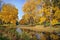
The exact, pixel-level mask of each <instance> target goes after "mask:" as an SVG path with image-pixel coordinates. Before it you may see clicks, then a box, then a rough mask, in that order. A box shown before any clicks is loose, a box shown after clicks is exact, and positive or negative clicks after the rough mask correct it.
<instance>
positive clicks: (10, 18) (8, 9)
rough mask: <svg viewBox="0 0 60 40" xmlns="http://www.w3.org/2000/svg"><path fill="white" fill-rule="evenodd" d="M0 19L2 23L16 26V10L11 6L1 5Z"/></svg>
mask: <svg viewBox="0 0 60 40" xmlns="http://www.w3.org/2000/svg"><path fill="white" fill-rule="evenodd" d="M0 19H2V21H3V22H4V23H12V24H16V21H17V19H18V9H17V8H16V7H15V6H13V5H11V4H3V6H2V10H1V12H0Z"/></svg>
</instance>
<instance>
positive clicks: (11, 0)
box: [3, 0, 25, 20]
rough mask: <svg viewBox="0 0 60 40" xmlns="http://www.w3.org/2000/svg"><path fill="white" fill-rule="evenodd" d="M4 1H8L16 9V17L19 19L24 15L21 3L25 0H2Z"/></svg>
mask: <svg viewBox="0 0 60 40" xmlns="http://www.w3.org/2000/svg"><path fill="white" fill-rule="evenodd" d="M3 2H4V3H10V4H12V5H14V6H15V7H16V8H17V9H18V18H19V20H20V19H21V18H22V16H23V15H24V13H23V11H22V7H23V4H24V3H25V0H3Z"/></svg>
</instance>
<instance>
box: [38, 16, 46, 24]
mask: <svg viewBox="0 0 60 40" xmlns="http://www.w3.org/2000/svg"><path fill="white" fill-rule="evenodd" d="M45 21H46V17H44V16H43V17H41V18H40V22H39V23H40V24H41V23H43V22H45Z"/></svg>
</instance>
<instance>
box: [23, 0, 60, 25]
mask: <svg viewBox="0 0 60 40" xmlns="http://www.w3.org/2000/svg"><path fill="white" fill-rule="evenodd" d="M23 12H24V13H25V14H24V16H25V18H24V19H25V20H28V21H30V22H31V23H32V22H34V23H36V20H38V22H37V23H39V24H44V25H45V24H48V23H49V25H50V26H52V25H56V24H58V23H59V22H60V0H26V3H25V4H24V6H23ZM26 14H27V15H28V16H27V15H26ZM30 22H29V23H30ZM34 23H33V24H34Z"/></svg>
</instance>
